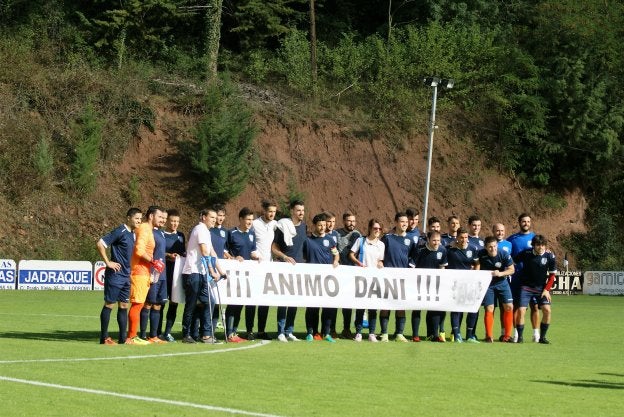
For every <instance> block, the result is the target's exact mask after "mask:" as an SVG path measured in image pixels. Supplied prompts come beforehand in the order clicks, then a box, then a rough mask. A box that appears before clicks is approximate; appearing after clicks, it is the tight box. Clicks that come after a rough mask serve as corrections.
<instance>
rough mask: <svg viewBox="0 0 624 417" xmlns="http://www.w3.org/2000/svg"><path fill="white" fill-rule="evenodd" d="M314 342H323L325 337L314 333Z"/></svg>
mask: <svg viewBox="0 0 624 417" xmlns="http://www.w3.org/2000/svg"><path fill="white" fill-rule="evenodd" d="M314 340H323V336H321V335H320V334H318V333H314Z"/></svg>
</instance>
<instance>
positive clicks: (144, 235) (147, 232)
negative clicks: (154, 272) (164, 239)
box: [130, 223, 156, 277]
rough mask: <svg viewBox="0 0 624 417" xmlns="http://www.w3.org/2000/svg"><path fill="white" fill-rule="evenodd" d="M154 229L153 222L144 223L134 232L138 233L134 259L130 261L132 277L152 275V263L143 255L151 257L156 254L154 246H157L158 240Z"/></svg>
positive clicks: (133, 254) (133, 253)
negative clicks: (155, 238) (155, 237)
mask: <svg viewBox="0 0 624 417" xmlns="http://www.w3.org/2000/svg"><path fill="white" fill-rule="evenodd" d="M153 229H154V228H153V227H152V225H151V224H149V223H142V224H141V225H140V226H139V227H137V228H136V230H135V231H134V233H135V234H136V242H135V244H134V251H132V260H131V261H130V268H131V269H130V276H131V277H132V276H143V277H149V276H150V272H151V269H150V268H151V266H150V263H149V262H148V261H146V260H145V259H143V256H145V255H148V257H149V258H152V257H153V255H154V247H155V246H156V242H155V241H154V232H153Z"/></svg>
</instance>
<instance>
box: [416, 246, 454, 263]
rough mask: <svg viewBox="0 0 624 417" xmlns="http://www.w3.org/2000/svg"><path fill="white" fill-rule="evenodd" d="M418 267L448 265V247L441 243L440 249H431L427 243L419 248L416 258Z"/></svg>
mask: <svg viewBox="0 0 624 417" xmlns="http://www.w3.org/2000/svg"><path fill="white" fill-rule="evenodd" d="M414 263H415V265H416V268H430V269H438V268H441V267H446V266H447V265H448V258H447V254H446V249H445V248H444V247H443V246H442V245H440V246H438V250H431V249H429V247H428V246H427V245H425V246H423V247H421V248H420V249H418V253H417V254H416V256H415V258H414Z"/></svg>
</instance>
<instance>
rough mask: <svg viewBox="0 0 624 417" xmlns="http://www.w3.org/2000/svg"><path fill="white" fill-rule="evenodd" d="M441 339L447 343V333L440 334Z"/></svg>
mask: <svg viewBox="0 0 624 417" xmlns="http://www.w3.org/2000/svg"><path fill="white" fill-rule="evenodd" d="M440 337H441V338H442V339H444V341H445V342H446V332H440Z"/></svg>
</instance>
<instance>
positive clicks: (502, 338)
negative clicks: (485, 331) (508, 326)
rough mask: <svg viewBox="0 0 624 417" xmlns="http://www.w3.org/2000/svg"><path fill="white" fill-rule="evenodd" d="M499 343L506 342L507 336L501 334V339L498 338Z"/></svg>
mask: <svg viewBox="0 0 624 417" xmlns="http://www.w3.org/2000/svg"><path fill="white" fill-rule="evenodd" d="M498 341H499V342H504V341H505V335H503V334H501V335H500V337H499V338H498Z"/></svg>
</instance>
